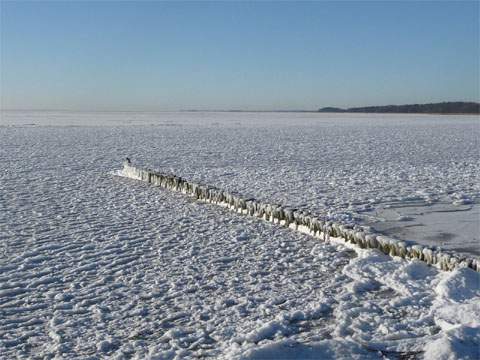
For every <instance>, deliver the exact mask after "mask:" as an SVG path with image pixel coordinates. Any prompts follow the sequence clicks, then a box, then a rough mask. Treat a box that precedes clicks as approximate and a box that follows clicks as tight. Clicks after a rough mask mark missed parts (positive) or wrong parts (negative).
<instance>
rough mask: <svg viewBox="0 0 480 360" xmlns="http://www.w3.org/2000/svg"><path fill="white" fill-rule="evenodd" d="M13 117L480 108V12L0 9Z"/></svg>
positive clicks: (4, 88) (409, 6) (407, 8)
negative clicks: (47, 112)
mask: <svg viewBox="0 0 480 360" xmlns="http://www.w3.org/2000/svg"><path fill="white" fill-rule="evenodd" d="M0 26H1V66H0V70H1V79H0V85H1V88H0V90H1V107H2V108H3V109H6V108H16V109H70V110H145V111H152V110H153V111H154V110H175V109H264V110H265V109H317V108H319V107H323V106H342V107H348V106H361V105H377V104H378V105H381V104H401V103H417V102H420V103H422V102H436V101H449V100H478V98H479V3H478V2H476V1H472V2H458V1H456V2H389V1H383V2H295V3H293V2H290V3H289V2H217V3H215V2H139V1H137V2H113V1H106V2H84V1H82V2H44V1H42V2H5V1H2V2H1V25H0Z"/></svg>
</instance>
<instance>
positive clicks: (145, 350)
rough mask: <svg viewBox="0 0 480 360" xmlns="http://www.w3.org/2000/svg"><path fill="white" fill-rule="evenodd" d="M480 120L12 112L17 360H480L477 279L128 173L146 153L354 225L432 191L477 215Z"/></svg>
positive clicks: (8, 325) (9, 221)
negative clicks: (122, 168)
mask: <svg viewBox="0 0 480 360" xmlns="http://www.w3.org/2000/svg"><path fill="white" fill-rule="evenodd" d="M476 121H477V119H476V118H475V117H451V116H448V117H433V116H423V117H415V116H388V117H384V116H374V117H369V116H362V115H360V116H357V115H356V116H355V117H353V118H352V117H347V116H344V115H342V116H335V117H331V116H330V115H305V114H301V115H299V114H228V113H224V114H221V113H216V114H211V113H210V114H208V113H199V114H165V113H164V114H146V113H117V114H106V113H103V114H94V113H91V114H75V113H43V112H39V113H7V114H5V113H4V114H2V124H3V125H6V126H4V127H1V128H0V144H1V145H0V156H1V161H2V172H0V245H1V247H2V248H1V253H0V254H1V255H0V279H1V280H0V357H2V358H5V359H9V358H14V357H20V358H21V357H24V358H27V357H33V356H38V357H46V356H55V355H63V356H64V357H65V358H75V357H78V358H86V357H89V356H90V357H101V356H117V357H119V358H122V357H124V358H128V357H138V358H145V357H149V356H150V357H152V358H168V357H172V358H173V357H174V356H178V357H188V356H190V357H195V358H198V357H201V356H204V357H209V356H210V357H214V358H246V359H260V358H262V359H263V358H278V357H279V356H282V357H287V358H288V357H290V358H322V359H328V358H331V359H333V358H358V359H377V358H382V357H386V358H393V359H394V358H398V357H400V356H407V355H409V356H411V357H413V358H415V357H418V358H422V357H423V358H426V359H442V358H444V359H450V358H452V359H455V358H464V359H468V358H470V359H476V358H478V356H479V354H478V346H479V344H480V286H479V281H480V278H479V276H480V275H479V274H478V273H475V272H474V271H472V270H470V269H459V270H456V271H453V272H442V271H439V270H437V269H435V268H432V267H428V266H427V265H425V264H424V263H420V262H415V261H412V262H407V261H405V260H401V259H398V258H393V259H392V258H390V257H388V256H386V255H383V254H380V253H379V252H376V251H371V250H355V251H354V250H352V249H349V248H346V247H343V246H341V245H335V244H327V243H322V242H319V241H318V240H316V239H313V238H310V237H308V236H306V235H302V234H299V233H295V232H293V231H290V230H289V229H285V228H278V227H274V226H271V225H269V224H267V223H264V222H261V221H258V220H256V219H251V218H247V217H244V216H242V215H236V214H233V213H231V212H228V211H225V210H223V209H221V208H218V207H215V206H213V205H209V204H202V203H197V202H194V201H192V199H190V198H188V197H186V196H184V195H182V194H176V193H172V192H169V191H166V190H162V189H160V188H156V187H151V186H148V185H147V184H144V183H141V182H136V181H133V180H129V179H122V178H118V177H114V176H111V175H110V173H109V172H110V170H112V169H116V168H118V164H119V163H120V162H121V161H122V160H123V158H124V157H125V156H127V155H129V156H131V157H132V158H134V159H135V160H136V161H139V162H143V163H145V164H155V166H156V167H163V168H164V169H167V170H174V172H175V173H178V174H182V175H183V174H185V176H189V177H190V178H196V179H198V180H199V181H200V182H204V183H208V184H213V185H218V186H219V187H222V188H227V189H232V190H234V189H235V190H239V191H241V193H243V194H248V193H250V194H252V195H254V196H255V197H256V198H264V199H273V198H275V199H278V202H279V203H287V204H293V205H295V203H297V204H301V205H302V207H308V208H311V209H312V211H323V210H328V211H329V212H330V216H331V217H332V218H337V219H341V220H347V221H350V220H351V221H354V220H355V219H356V217H357V212H358V211H360V213H361V211H363V210H365V209H363V210H362V208H365V206H366V205H368V204H369V205H370V206H372V207H376V206H380V205H381V204H385V203H388V202H394V201H396V202H402V201H407V200H408V199H409V198H410V197H415V196H416V197H421V198H422V199H424V200H425V199H426V200H428V199H431V200H436V199H438V200H439V202H440V201H445V202H446V201H447V200H448V201H449V202H454V201H457V200H458V199H463V200H465V201H463V200H462V201H463V203H465V204H467V203H468V202H476V201H477V199H478V181H477V180H478V174H479V164H478V161H477V160H478V143H477V141H478V140H477V139H478V135H479V131H478V124H477V122H476ZM32 123H35V124H36V125H27V124H32ZM85 124H89V125H95V126H84V125H85ZM53 125H62V126H53ZM65 125H76V126H65ZM97 125H102V126H97ZM402 171H403V172H404V173H403V174H404V175H402ZM419 194H420V195H419ZM427 198H428V199H427ZM368 199H373V200H375V201H370V202H369V200H368ZM365 201H366V202H367V203H364V202H365ZM459 206H467V205H459Z"/></svg>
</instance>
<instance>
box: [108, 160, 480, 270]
mask: <svg viewBox="0 0 480 360" xmlns="http://www.w3.org/2000/svg"><path fill="white" fill-rule="evenodd" d="M117 175H120V176H124V177H128V178H132V179H136V180H140V181H145V182H148V183H149V184H152V185H155V186H160V187H162V188H165V189H169V190H173V191H178V192H182V193H184V194H187V195H190V196H192V197H194V198H195V199H197V200H200V201H205V202H209V203H213V204H217V205H220V206H222V207H226V208H227V209H229V210H231V211H235V212H237V213H240V214H245V215H250V216H255V217H258V218H262V219H264V220H266V221H269V222H272V223H276V224H279V225H281V226H285V227H288V228H291V229H293V230H296V231H299V232H302V233H305V234H308V235H311V236H314V237H316V238H319V239H322V240H324V241H328V240H329V238H330V237H332V238H336V239H341V240H343V241H344V242H346V243H351V244H354V245H355V246H358V247H360V248H363V249H377V250H379V251H381V252H383V253H385V254H387V255H390V256H398V257H401V258H404V259H418V260H421V261H424V262H426V263H427V264H429V265H435V266H437V267H438V268H440V269H442V270H453V269H455V268H458V267H469V268H471V269H473V270H475V271H480V261H479V260H478V259H474V258H467V257H465V256H460V255H459V254H456V253H450V252H448V253H447V252H442V251H440V250H437V249H432V248H428V247H425V246H422V245H419V244H414V245H408V244H407V243H405V242H403V241H399V240H396V239H392V238H389V237H385V236H382V235H378V234H374V233H366V232H365V230H364V229H363V228H361V227H358V228H356V227H355V228H352V227H351V226H345V225H343V224H338V223H333V222H330V221H329V222H325V221H323V220H322V219H319V218H316V217H314V216H312V215H310V214H309V213H308V212H306V211H302V210H300V209H292V208H289V207H285V206H281V205H273V204H264V203H261V202H260V201H258V200H255V199H243V198H242V197H241V196H239V195H237V194H230V193H228V192H226V191H223V190H221V189H217V188H215V187H212V186H206V185H202V184H197V183H194V182H189V181H187V180H185V179H183V178H181V177H178V176H176V175H170V174H162V173H159V172H156V171H153V170H150V169H142V168H137V167H135V166H133V165H132V163H131V162H130V160H129V159H128V158H127V160H125V161H124V163H123V169H122V170H120V171H118V172H117Z"/></svg>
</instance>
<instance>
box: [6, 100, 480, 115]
mask: <svg viewBox="0 0 480 360" xmlns="http://www.w3.org/2000/svg"><path fill="white" fill-rule="evenodd" d="M22 111H30V112H72V113H73V112H76V113H201V112H204V113H206V112H211V113H306V114H322V113H325V114H404V115H405V114H411V115H480V103H476V102H462V101H457V102H441V103H431V104H408V105H381V106H365V107H352V108H346V109H343V108H337V107H323V108H320V109H318V110H301V109H296V110H295V109H294V110H277V109H270V110H244V109H227V110H222V109H180V110H72V109H0V112H22Z"/></svg>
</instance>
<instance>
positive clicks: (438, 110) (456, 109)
mask: <svg viewBox="0 0 480 360" xmlns="http://www.w3.org/2000/svg"><path fill="white" fill-rule="evenodd" d="M318 111H319V112H352V113H398V114H409V113H410V114H480V103H476V102H462V101H457V102H441V103H432V104H411V105H385V106H365V107H353V108H348V109H341V108H336V107H324V108H321V109H319V110H318Z"/></svg>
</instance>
